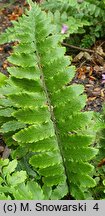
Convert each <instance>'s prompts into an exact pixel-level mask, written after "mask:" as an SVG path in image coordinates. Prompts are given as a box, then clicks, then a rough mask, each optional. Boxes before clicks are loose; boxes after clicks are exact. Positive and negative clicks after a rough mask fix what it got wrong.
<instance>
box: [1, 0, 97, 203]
mask: <svg viewBox="0 0 105 216" xmlns="http://www.w3.org/2000/svg"><path fill="white" fill-rule="evenodd" d="M29 2H30V5H31V10H29V11H28V12H27V15H23V16H22V17H21V18H19V21H18V22H16V21H15V22H14V27H13V29H14V34H13V35H12V36H10V32H13V30H11V31H10V30H9V33H8V30H7V33H5V34H9V40H10V38H11V40H13V38H14V40H16V41H18V42H19V44H17V46H16V47H15V48H14V53H13V54H12V55H11V56H10V57H9V58H8V60H9V62H11V63H12V64H13V66H12V67H10V68H8V71H9V73H10V76H9V79H8V80H7V84H6V85H5V86H3V87H2V88H1V89H0V94H1V95H2V99H1V102H0V103H1V115H2V116H3V115H4V117H6V119H5V122H3V123H1V124H2V126H1V130H0V131H1V132H2V134H4V137H6V138H7V140H11V141H13V143H15V153H14V157H15V155H16V152H17V155H18V147H19V146H20V147H22V149H24V148H26V152H27V151H29V152H31V153H32V154H31V156H30V159H29V164H30V165H31V166H32V167H33V169H35V171H36V172H37V173H38V174H39V176H40V182H41V183H40V184H41V185H38V184H37V182H33V184H31V183H28V184H25V183H23V184H21V185H20V186H19V187H18V188H17V189H16V191H15V192H14V197H15V199H26V197H27V199H44V195H43V192H42V189H41V186H42V185H43V184H44V188H47V189H48V188H50V193H48V192H46V194H45V197H48V196H50V197H49V199H54V198H56V199H60V198H62V197H64V196H65V195H67V194H69V195H70V194H71V195H72V196H73V197H74V198H77V199H80V198H83V199H85V192H86V190H88V188H90V187H94V186H95V181H94V180H93V178H92V177H91V176H92V171H93V169H94V167H93V166H92V165H89V162H90V160H91V159H92V158H93V157H94V156H95V155H96V154H97V149H95V148H92V147H91V144H92V143H93V142H94V139H95V136H94V135H95V132H94V134H92V133H91V132H90V133H89V130H90V129H91V128H92V129H93V126H92V127H90V125H91V124H93V120H92V118H93V113H92V112H82V111H81V110H82V109H83V107H84V106H85V103H86V96H85V95H83V92H84V88H83V86H82V85H72V84H70V82H71V80H72V78H73V76H74V73H75V69H74V67H73V66H69V65H70V59H69V58H68V57H66V56H65V49H64V48H62V47H61V45H60V43H59V40H60V37H59V35H57V34H56V33H54V30H53V25H52V24H51V20H50V19H48V17H47V15H46V13H44V12H42V11H41V9H40V8H39V6H38V5H37V4H34V3H32V1H31V0H30V1H29ZM1 38H2V36H1ZM68 84H69V85H68ZM6 109H7V111H6ZM6 112H7V113H6ZM8 118H9V119H8ZM10 118H11V119H10ZM11 141H10V143H12V142H11ZM13 143H12V145H13ZM16 146H17V147H16ZM16 148H17V151H16ZM15 177H16V176H15V174H14V176H12V178H13V179H15ZM12 178H11V179H10V176H9V177H8V181H9V182H10V183H11V182H12ZM68 183H69V184H68ZM33 188H35V190H36V194H37V195H36V196H35V194H33ZM64 188H65V190H64ZM76 189H77V191H78V195H76V193H75V191H76ZM28 190H29V193H28V192H27V191H28ZM60 190H61V195H60Z"/></svg>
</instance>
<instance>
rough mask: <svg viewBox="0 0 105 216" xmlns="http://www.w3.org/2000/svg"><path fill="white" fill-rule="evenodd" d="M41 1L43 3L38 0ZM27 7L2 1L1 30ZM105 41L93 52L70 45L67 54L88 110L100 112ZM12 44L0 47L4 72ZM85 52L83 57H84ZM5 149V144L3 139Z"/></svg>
mask: <svg viewBox="0 0 105 216" xmlns="http://www.w3.org/2000/svg"><path fill="white" fill-rule="evenodd" d="M37 2H39V1H38V0H37ZM26 7H27V4H26V2H25V0H3V1H0V33H1V32H4V31H5V29H6V28H7V27H9V26H11V25H12V24H11V21H12V20H17V19H18V17H19V16H21V15H22V13H23V12H24V9H25V8H26ZM104 42H105V41H104V40H103V41H102V40H100V41H97V42H96V44H95V45H94V46H93V47H92V48H91V50H90V51H89V50H88V49H87V50H82V49H81V48H76V47H75V48H74V49H73V47H70V46H69V45H68V44H63V45H64V46H66V47H67V54H68V55H72V56H73V60H72V64H73V65H75V66H76V68H77V70H76V75H75V78H74V79H73V83H80V84H83V85H84V88H85V93H86V94H87V104H86V107H85V108H84V109H85V110H94V111H96V112H100V111H101V109H102V104H103V103H104V102H105V83H103V82H102V74H105V55H104V54H105V53H104V52H105V43H104ZM11 45H12V44H11V43H10V44H4V45H2V46H0V72H2V73H4V74H6V75H8V73H7V67H8V66H9V65H10V64H9V63H8V61H7V57H8V56H9V55H10V53H11V51H12V46H11ZM81 52H82V57H80V56H81ZM1 145H2V149H0V151H1V152H2V151H4V150H3V148H4V144H3V141H2V139H1Z"/></svg>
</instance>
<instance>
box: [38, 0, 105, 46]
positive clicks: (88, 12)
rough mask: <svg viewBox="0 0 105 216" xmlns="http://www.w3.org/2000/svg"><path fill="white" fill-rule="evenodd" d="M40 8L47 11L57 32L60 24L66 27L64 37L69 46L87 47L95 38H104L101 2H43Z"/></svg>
mask: <svg viewBox="0 0 105 216" xmlns="http://www.w3.org/2000/svg"><path fill="white" fill-rule="evenodd" d="M42 8H43V9H44V10H46V11H48V13H49V14H50V16H51V17H52V22H53V23H55V24H56V26H57V30H58V31H59V32H60V31H61V29H62V24H66V25H67V26H68V34H67V35H66V37H67V36H69V39H68V42H69V41H70V44H71V43H72V44H73V43H74V44H77V45H78V44H79V45H81V46H82V47H89V46H91V45H93V44H94V43H95V41H96V39H97V38H101V37H104V36H105V30H104V29H105V2H104V1H103V0H102V1H100V0H96V1H95V0H93V1H91V0H83V1H77V0H74V1H73V0H67V1H65V0H64V1H62V0H57V1H56V2H55V1H54V0H45V1H44V2H43V4H42ZM73 34H74V35H73ZM75 34H76V35H75ZM78 34H79V35H78ZM80 35H81V36H80ZM74 36H75V38H74ZM77 36H78V38H77ZM74 39H75V40H74Z"/></svg>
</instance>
